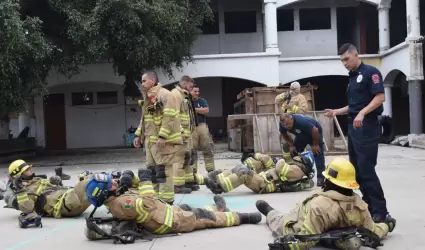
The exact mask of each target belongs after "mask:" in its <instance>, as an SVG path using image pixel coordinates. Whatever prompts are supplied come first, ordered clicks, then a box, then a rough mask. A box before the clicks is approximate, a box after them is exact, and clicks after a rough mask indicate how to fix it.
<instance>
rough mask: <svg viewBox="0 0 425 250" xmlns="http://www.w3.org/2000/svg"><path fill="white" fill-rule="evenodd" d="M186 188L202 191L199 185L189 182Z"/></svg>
mask: <svg viewBox="0 0 425 250" xmlns="http://www.w3.org/2000/svg"><path fill="white" fill-rule="evenodd" d="M186 188H189V189H191V190H192V191H199V189H201V188H200V187H199V185H198V184H196V183H195V182H189V183H186Z"/></svg>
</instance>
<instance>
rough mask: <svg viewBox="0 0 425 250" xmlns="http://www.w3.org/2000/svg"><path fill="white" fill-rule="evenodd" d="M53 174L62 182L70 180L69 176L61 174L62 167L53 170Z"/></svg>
mask: <svg viewBox="0 0 425 250" xmlns="http://www.w3.org/2000/svg"><path fill="white" fill-rule="evenodd" d="M55 174H56V175H57V176H59V177H60V178H61V179H62V180H63V181H67V180H70V179H71V176H69V175H67V174H64V173H63V172H62V167H58V168H55Z"/></svg>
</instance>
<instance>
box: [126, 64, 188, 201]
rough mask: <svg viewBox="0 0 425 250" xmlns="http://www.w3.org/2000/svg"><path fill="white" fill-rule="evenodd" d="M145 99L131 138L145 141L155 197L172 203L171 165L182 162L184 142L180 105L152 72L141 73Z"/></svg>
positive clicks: (172, 182)
mask: <svg viewBox="0 0 425 250" xmlns="http://www.w3.org/2000/svg"><path fill="white" fill-rule="evenodd" d="M142 86H143V91H142V95H143V98H144V102H143V108H142V118H141V119H140V124H139V127H138V128H137V130H136V132H135V135H136V138H135V139H134V141H133V145H134V146H135V147H140V146H141V143H143V142H144V145H145V149H146V164H147V168H148V169H151V171H152V172H153V173H154V174H155V175H156V176H157V178H156V182H157V183H154V184H155V191H156V192H157V193H158V198H160V199H162V200H164V201H166V202H168V203H169V204H173V202H174V181H173V176H174V169H173V164H175V163H179V164H183V163H184V155H185V151H186V148H185V145H184V144H183V136H184V135H183V133H184V131H183V128H182V126H181V123H180V117H179V113H180V104H178V103H177V101H176V98H175V97H174V95H173V94H171V92H170V91H169V90H167V89H165V88H163V87H162V86H161V84H160V83H159V82H158V76H157V74H156V73H155V72H153V71H149V72H146V73H145V74H143V75H142Z"/></svg>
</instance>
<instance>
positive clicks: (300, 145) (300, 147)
mask: <svg viewBox="0 0 425 250" xmlns="http://www.w3.org/2000/svg"><path fill="white" fill-rule="evenodd" d="M319 136H320V137H321V138H320V139H319V141H320V142H319V148H320V153H319V154H318V155H314V159H315V163H316V171H317V178H323V174H322V172H323V171H325V150H324V144H323V138H322V137H323V136H322V135H319ZM307 145H310V146H313V139H312V138H306V137H305V136H302V135H297V136H295V138H294V146H295V148H296V149H297V152H303V151H304V149H305V147H306V146H307Z"/></svg>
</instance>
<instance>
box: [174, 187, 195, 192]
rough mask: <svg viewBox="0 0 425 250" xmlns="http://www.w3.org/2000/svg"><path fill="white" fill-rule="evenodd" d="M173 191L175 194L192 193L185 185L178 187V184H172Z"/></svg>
mask: <svg viewBox="0 0 425 250" xmlns="http://www.w3.org/2000/svg"><path fill="white" fill-rule="evenodd" d="M174 193H176V194H190V193H192V189H190V188H187V187H184V186H183V187H178V186H174Z"/></svg>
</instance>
